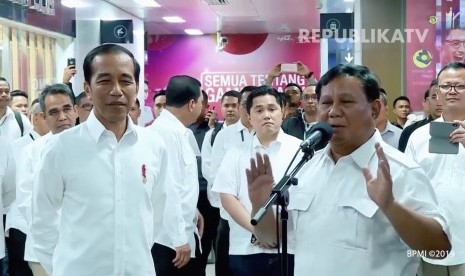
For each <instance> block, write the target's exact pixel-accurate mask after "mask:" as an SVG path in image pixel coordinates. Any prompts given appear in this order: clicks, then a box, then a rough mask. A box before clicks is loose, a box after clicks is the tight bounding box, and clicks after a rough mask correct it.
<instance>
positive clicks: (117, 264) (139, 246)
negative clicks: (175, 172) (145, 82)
mask: <svg viewBox="0 0 465 276" xmlns="http://www.w3.org/2000/svg"><path fill="white" fill-rule="evenodd" d="M83 67H84V68H83V69H84V79H85V82H84V87H85V90H86V92H87V93H89V95H90V97H91V98H92V102H93V104H94V108H93V109H92V113H91V114H90V115H89V118H88V119H87V121H86V122H85V123H83V124H80V125H79V126H77V127H74V128H72V129H69V130H66V131H63V132H62V133H60V134H58V135H53V136H52V137H50V139H49V141H48V142H47V144H46V146H45V148H44V150H43V152H42V162H41V164H40V166H39V170H38V174H37V175H38V176H37V179H36V181H37V185H35V184H34V187H37V189H34V191H33V202H32V212H33V214H32V234H33V237H34V240H35V242H34V249H35V253H36V256H37V259H38V260H39V262H40V263H41V264H42V266H43V267H44V268H45V270H46V271H47V272H48V274H49V275H53V276H65V275H66V276H94V275H138V276H139V275H140V276H153V275H154V274H155V269H154V267H153V262H152V258H151V254H150V249H151V247H152V245H153V242H154V238H153V237H154V236H153V235H154V227H159V225H160V224H163V223H164V221H155V218H156V217H157V216H155V214H154V212H158V210H157V208H156V204H159V202H160V200H162V199H163V198H166V194H169V193H171V192H170V191H169V187H163V186H162V185H161V184H162V183H165V182H166V181H167V180H166V178H167V177H169V171H168V169H167V162H166V156H167V153H166V148H165V146H164V144H163V142H161V141H160V140H161V138H159V137H156V136H155V137H154V134H153V133H151V132H149V131H147V130H145V129H144V128H141V127H138V126H136V125H134V123H133V122H132V120H131V119H130V118H129V116H128V113H129V109H130V108H131V106H132V103H133V102H134V101H135V99H136V95H137V89H138V85H139V82H138V80H139V75H140V66H139V64H138V63H137V61H136V60H135V59H134V56H133V55H132V53H131V52H130V51H129V50H127V49H126V48H124V47H122V46H119V45H115V44H103V45H101V46H98V47H96V48H94V49H93V50H91V51H90V52H89V53H88V54H87V56H86V57H85V59H84V66H83ZM50 115H52V114H50ZM168 181H169V180H168ZM59 211H61V216H59V215H58V212H59Z"/></svg>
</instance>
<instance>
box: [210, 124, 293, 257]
mask: <svg viewBox="0 0 465 276" xmlns="http://www.w3.org/2000/svg"><path fill="white" fill-rule="evenodd" d="M301 142H302V141H301V140H300V139H297V138H295V137H293V136H290V135H288V134H286V133H284V131H283V130H281V129H280V131H279V134H278V137H277V139H276V141H274V142H272V143H270V145H269V146H268V147H267V148H265V147H264V146H263V145H262V144H261V143H260V141H259V140H258V138H257V137H256V136H254V138H253V140H252V141H249V142H248V143H245V144H244V145H243V146H242V147H240V148H237V149H236V150H230V151H228V152H227V153H226V156H225V158H224V159H223V162H222V164H221V167H220V169H219V171H218V173H217V176H216V178H215V182H214V184H213V189H212V191H213V192H216V193H224V194H230V195H233V196H234V197H236V198H237V200H239V202H240V203H241V204H242V206H243V207H244V208H245V210H246V211H247V212H248V213H250V212H251V211H252V203H251V202H250V199H249V192H248V187H247V176H246V174H245V170H246V169H248V168H249V167H250V158H254V157H255V154H256V153H257V152H260V153H262V154H265V153H266V154H268V156H269V157H270V162H271V168H272V169H273V177H274V180H275V183H279V181H280V180H281V178H282V177H283V176H284V173H285V170H286V168H287V167H288V165H289V164H290V162H291V161H292V158H293V156H294V154H295V153H296V151H297V150H298V149H299V146H300V144H301ZM297 161H299V160H297ZM291 170H292V168H291ZM289 172H290V171H289ZM273 208H275V206H273ZM227 219H228V221H229V228H230V232H229V254H230V255H251V254H258V253H277V250H267V249H262V248H260V247H258V246H255V245H253V244H251V242H250V239H251V235H252V233H251V232H249V231H248V230H246V229H245V228H243V227H242V226H241V225H240V224H238V223H237V222H235V221H234V219H233V218H232V217H231V216H229V214H228V218H227ZM288 234H289V235H288V242H289V253H293V251H294V231H293V226H292V218H290V220H289V228H288Z"/></svg>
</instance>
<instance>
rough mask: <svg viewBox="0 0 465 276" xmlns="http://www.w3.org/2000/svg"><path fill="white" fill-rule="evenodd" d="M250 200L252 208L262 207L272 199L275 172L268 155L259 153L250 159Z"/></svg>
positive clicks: (247, 173) (248, 178)
mask: <svg viewBox="0 0 465 276" xmlns="http://www.w3.org/2000/svg"><path fill="white" fill-rule="evenodd" d="M245 173H246V175H247V184H248V188H249V198H250V202H251V203H252V207H253V209H254V207H257V206H261V205H262V204H263V203H265V201H266V200H267V199H268V198H269V197H270V194H271V191H272V190H273V186H274V178H273V171H272V169H271V162H270V158H269V157H268V155H266V154H265V155H261V154H260V153H257V154H256V156H255V158H252V159H250V169H247V170H246V172H245Z"/></svg>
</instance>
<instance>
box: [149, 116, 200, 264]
mask: <svg viewBox="0 0 465 276" xmlns="http://www.w3.org/2000/svg"><path fill="white" fill-rule="evenodd" d="M147 128H148V129H150V130H152V131H154V132H155V133H158V134H159V136H161V138H162V139H163V141H164V143H165V144H166V146H167V148H168V149H170V150H169V154H168V167H167V170H170V171H171V174H172V175H173V177H174V180H170V181H171V182H170V183H166V185H169V186H173V187H174V188H175V192H173V194H171V195H170V197H169V198H167V199H166V202H165V203H164V205H162V204H159V205H158V208H160V209H162V210H166V211H169V212H167V213H168V216H169V218H170V221H171V223H165V224H163V225H159V227H157V229H155V231H156V233H155V242H156V243H159V244H161V245H164V246H166V247H169V248H172V249H175V248H176V247H179V246H181V245H184V244H186V243H189V246H190V249H191V257H195V248H196V247H195V238H194V234H195V235H198V229H197V223H196V222H197V201H198V198H199V180H198V173H197V158H196V153H195V152H194V150H193V148H192V143H191V141H192V139H194V140H193V141H195V137H194V134H193V133H192V131H191V130H190V129H188V128H187V127H185V126H184V125H183V124H182V123H181V121H179V120H178V119H177V118H176V117H175V116H174V115H173V114H172V113H171V112H169V111H168V110H166V109H165V110H163V111H162V112H161V114H160V116H159V117H158V118H157V119H156V120H155V121H154V122H153V123H152V124H151V125H150V126H148V127H147ZM195 145H196V147H197V148H198V146H197V144H195Z"/></svg>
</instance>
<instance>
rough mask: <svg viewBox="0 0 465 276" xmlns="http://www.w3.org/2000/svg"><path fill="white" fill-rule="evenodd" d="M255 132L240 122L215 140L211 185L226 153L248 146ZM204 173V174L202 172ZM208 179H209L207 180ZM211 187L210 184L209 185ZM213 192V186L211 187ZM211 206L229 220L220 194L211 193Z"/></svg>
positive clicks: (226, 129) (211, 163) (219, 133)
mask: <svg viewBox="0 0 465 276" xmlns="http://www.w3.org/2000/svg"><path fill="white" fill-rule="evenodd" d="M253 136H254V131H249V130H248V129H247V128H246V127H245V126H244V125H243V124H242V123H241V121H240V120H239V121H238V122H237V123H235V124H232V125H230V126H227V127H225V128H224V129H222V130H221V131H220V132H218V135H217V136H216V138H215V142H214V143H213V148H212V153H211V158H210V172H209V175H208V177H209V178H210V179H211V185H213V183H214V182H215V177H216V174H217V172H218V170H219V168H220V166H221V162H222V161H223V159H224V157H225V155H226V152H228V150H231V149H234V148H236V147H242V146H244V145H248V144H249V142H251V141H252V139H253ZM202 173H203V172H202ZM206 179H208V178H206ZM209 185H210V184H209ZM209 188H210V190H211V186H210V187H209ZM209 199H210V204H212V202H213V204H212V206H215V207H220V215H221V218H223V219H227V218H228V215H227V214H226V211H225V210H224V209H223V208H222V207H221V203H220V198H219V194H217V193H213V192H212V193H211V195H210V197H209Z"/></svg>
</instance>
